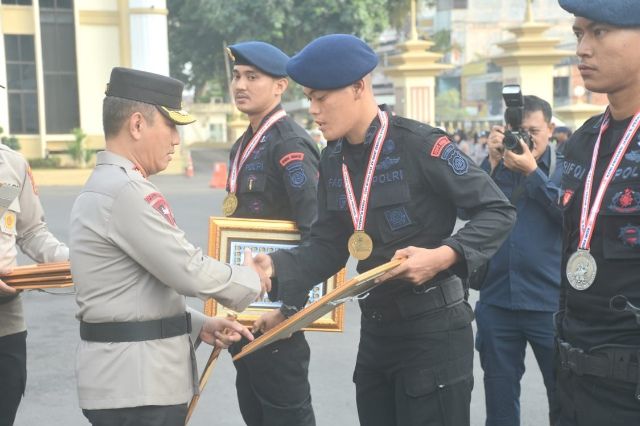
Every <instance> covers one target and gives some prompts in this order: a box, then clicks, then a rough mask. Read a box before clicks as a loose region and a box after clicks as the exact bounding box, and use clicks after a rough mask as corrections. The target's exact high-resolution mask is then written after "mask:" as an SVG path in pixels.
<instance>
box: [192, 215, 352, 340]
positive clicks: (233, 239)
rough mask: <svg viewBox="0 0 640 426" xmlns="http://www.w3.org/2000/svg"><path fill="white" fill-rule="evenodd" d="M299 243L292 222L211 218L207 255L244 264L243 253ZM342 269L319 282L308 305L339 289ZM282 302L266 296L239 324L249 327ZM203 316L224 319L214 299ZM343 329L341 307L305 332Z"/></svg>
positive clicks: (318, 319)
mask: <svg viewBox="0 0 640 426" xmlns="http://www.w3.org/2000/svg"><path fill="white" fill-rule="evenodd" d="M299 243H300V233H299V232H298V229H297V228H296V226H295V223H294V222H291V221H285V220H262V219H238V218H227V217H225V218H222V217H211V218H210V219H209V247H208V254H209V256H211V257H213V258H214V259H218V260H220V261H222V262H226V263H230V264H233V265H241V264H242V262H243V261H244V250H245V249H246V248H249V249H251V252H252V253H253V254H257V253H271V252H274V251H276V250H281V249H289V248H292V247H295V246H297V245H298V244H299ZM344 274H345V271H344V269H342V270H340V272H338V273H337V274H336V275H334V276H333V277H331V278H329V279H328V280H327V281H325V282H322V283H318V284H317V285H316V286H314V287H313V288H312V289H311V291H310V292H309V301H308V302H307V306H309V305H311V304H313V303H314V302H316V301H318V300H320V299H321V298H322V297H323V296H325V295H326V294H328V293H330V292H331V291H333V290H335V289H336V288H338V287H340V286H341V285H342V284H343V282H344ZM280 305H281V302H279V301H275V302H274V301H271V300H269V298H268V296H267V295H265V297H264V298H263V299H262V300H259V301H257V302H255V303H253V304H251V305H249V307H248V308H247V309H245V310H244V311H243V312H241V313H239V315H238V321H240V322H241V323H243V324H245V325H251V324H253V322H254V321H255V320H256V319H257V318H258V317H259V316H260V315H262V314H263V313H264V312H266V311H268V310H270V309H275V308H278V307H280ZM205 313H206V314H207V315H210V316H216V315H218V316H225V315H226V314H225V308H224V307H223V306H222V305H220V304H219V303H217V302H216V301H215V300H214V299H209V300H208V301H207V302H205ZM343 327H344V307H343V306H340V307H338V308H337V309H335V310H333V311H331V312H327V313H326V314H325V315H323V316H321V317H319V318H317V319H316V320H315V321H314V322H313V323H311V324H310V325H309V326H308V327H306V328H305V330H308V331H342V330H343Z"/></svg>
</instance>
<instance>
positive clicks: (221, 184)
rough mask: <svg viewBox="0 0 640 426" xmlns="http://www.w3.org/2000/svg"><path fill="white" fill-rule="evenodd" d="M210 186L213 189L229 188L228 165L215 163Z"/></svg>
mask: <svg viewBox="0 0 640 426" xmlns="http://www.w3.org/2000/svg"><path fill="white" fill-rule="evenodd" d="M209 186H210V187H211V188H226V187H227V163H222V162H219V163H213V173H211V180H210V181H209Z"/></svg>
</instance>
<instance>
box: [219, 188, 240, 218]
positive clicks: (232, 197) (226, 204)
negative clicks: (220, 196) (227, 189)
mask: <svg viewBox="0 0 640 426" xmlns="http://www.w3.org/2000/svg"><path fill="white" fill-rule="evenodd" d="M237 208H238V197H236V194H234V193H229V194H228V195H227V196H226V197H225V198H224V201H223V202H222V214H223V215H225V216H231V215H232V214H233V213H234V212H235V211H236V209H237Z"/></svg>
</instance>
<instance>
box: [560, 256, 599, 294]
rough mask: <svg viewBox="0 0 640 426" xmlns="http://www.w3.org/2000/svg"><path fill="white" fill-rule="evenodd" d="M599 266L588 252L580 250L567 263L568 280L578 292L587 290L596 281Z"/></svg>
mask: <svg viewBox="0 0 640 426" xmlns="http://www.w3.org/2000/svg"><path fill="white" fill-rule="evenodd" d="M597 272H598V266H597V265H596V260H595V259H594V258H593V256H591V253H589V251H588V250H583V249H578V251H576V252H575V253H573V254H572V255H571V256H569V260H568V261H567V279H568V280H569V284H570V285H571V287H573V288H575V289H576V290H586V289H588V288H589V287H591V284H593V282H594V281H595V279H596V273H597Z"/></svg>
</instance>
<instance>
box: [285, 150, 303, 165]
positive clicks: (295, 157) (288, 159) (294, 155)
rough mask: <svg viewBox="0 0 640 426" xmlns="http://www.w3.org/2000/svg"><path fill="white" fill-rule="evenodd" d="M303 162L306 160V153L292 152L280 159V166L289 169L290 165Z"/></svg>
mask: <svg viewBox="0 0 640 426" xmlns="http://www.w3.org/2000/svg"><path fill="white" fill-rule="evenodd" d="M302 160H304V152H290V153H288V154H287V155H284V156H283V157H282V158H281V159H280V165H281V166H282V167H287V165H288V164H289V163H293V162H294V161H302Z"/></svg>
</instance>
